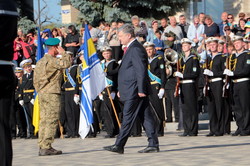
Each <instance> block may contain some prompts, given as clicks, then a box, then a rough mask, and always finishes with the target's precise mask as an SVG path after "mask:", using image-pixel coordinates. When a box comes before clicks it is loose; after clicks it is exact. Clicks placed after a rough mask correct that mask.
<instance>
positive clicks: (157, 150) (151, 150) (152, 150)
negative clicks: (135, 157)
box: [138, 146, 160, 153]
mask: <svg viewBox="0 0 250 166" xmlns="http://www.w3.org/2000/svg"><path fill="white" fill-rule="evenodd" d="M159 151H160V149H159V147H150V146H148V147H146V148H145V149H142V150H140V151H138V153H155V152H159Z"/></svg>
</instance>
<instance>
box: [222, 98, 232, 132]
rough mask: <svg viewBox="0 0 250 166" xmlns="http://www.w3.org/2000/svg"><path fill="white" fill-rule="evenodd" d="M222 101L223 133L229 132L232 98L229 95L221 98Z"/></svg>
mask: <svg viewBox="0 0 250 166" xmlns="http://www.w3.org/2000/svg"><path fill="white" fill-rule="evenodd" d="M223 102H224V134H230V133H231V120H232V117H233V116H232V107H231V103H232V99H231V98H230V97H228V98H223Z"/></svg>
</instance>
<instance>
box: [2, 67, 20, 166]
mask: <svg viewBox="0 0 250 166" xmlns="http://www.w3.org/2000/svg"><path fill="white" fill-rule="evenodd" d="M15 81H16V80H15V77H14V73H13V70H12V67H11V66H9V65H6V66H4V65H0V149H1V150H0V165H1V166H2V165H3V166H9V165H11V163H12V143H11V131H10V113H11V102H12V99H13V97H14V96H13V94H14V88H15Z"/></svg>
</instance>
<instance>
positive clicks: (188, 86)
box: [180, 54, 200, 136]
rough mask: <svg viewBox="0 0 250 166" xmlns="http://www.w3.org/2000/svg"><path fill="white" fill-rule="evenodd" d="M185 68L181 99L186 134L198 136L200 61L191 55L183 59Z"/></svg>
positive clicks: (182, 62) (182, 63) (182, 64)
mask: <svg viewBox="0 0 250 166" xmlns="http://www.w3.org/2000/svg"><path fill="white" fill-rule="evenodd" d="M181 66H182V67H183V71H182V73H183V79H181V86H180V90H181V91H180V92H181V94H180V97H181V109H182V112H183V127H184V134H187V135H190V136H196V135H197V134H198V110H197V83H198V80H197V78H198V77H199V73H200V65H199V60H198V58H197V57H196V56H195V55H192V54H190V55H189V56H188V57H187V58H184V57H183V58H181Z"/></svg>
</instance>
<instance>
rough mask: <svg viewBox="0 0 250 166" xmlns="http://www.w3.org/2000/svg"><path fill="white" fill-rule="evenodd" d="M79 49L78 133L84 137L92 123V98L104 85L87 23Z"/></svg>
mask: <svg viewBox="0 0 250 166" xmlns="http://www.w3.org/2000/svg"><path fill="white" fill-rule="evenodd" d="M80 49H81V50H84V58H83V59H84V61H83V63H82V66H81V73H80V76H81V80H82V92H81V101H80V122H79V135H80V136H81V138H82V139H84V138H85V137H86V136H87V134H88V133H89V130H90V128H91V126H92V123H93V110H92V100H94V99H95V98H96V97H97V96H98V95H99V94H100V93H101V92H102V91H103V89H104V88H105V86H106V79H105V73H104V71H103V69H102V67H101V64H100V60H99V58H98V56H97V53H96V49H95V45H94V43H93V40H92V38H91V36H90V32H89V29H88V25H87V24H85V31H84V43H83V45H82V46H81V47H80Z"/></svg>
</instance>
